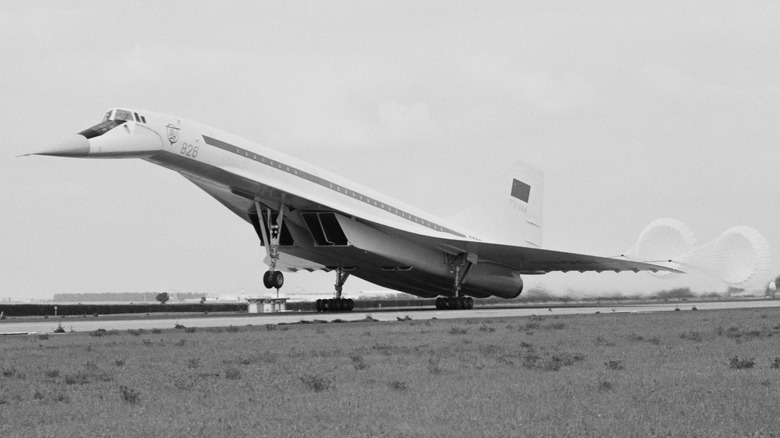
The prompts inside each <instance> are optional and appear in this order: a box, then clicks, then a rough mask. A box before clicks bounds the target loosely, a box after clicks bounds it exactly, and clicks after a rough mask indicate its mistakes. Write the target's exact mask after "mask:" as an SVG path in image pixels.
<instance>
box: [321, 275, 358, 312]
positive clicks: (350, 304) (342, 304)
mask: <svg viewBox="0 0 780 438" xmlns="http://www.w3.org/2000/svg"><path fill="white" fill-rule="evenodd" d="M347 278H349V272H344V268H341V267H340V268H338V269H337V270H336V284H335V285H334V286H335V288H336V298H331V299H329V300H317V301H316V302H315V303H314V307H315V308H316V309H317V311H318V312H351V311H352V309H354V308H355V302H354V301H353V300H352V299H349V298H341V290H342V289H343V288H344V283H346V281H347Z"/></svg>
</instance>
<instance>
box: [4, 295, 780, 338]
mask: <svg viewBox="0 0 780 438" xmlns="http://www.w3.org/2000/svg"><path fill="white" fill-rule="evenodd" d="M694 307H695V308H696V310H716V309H750V308H767V307H780V300H767V299H754V300H744V301H712V302H677V303H648V304H630V305H617V304H615V305H597V306H580V307H568V306H567V307H533V308H530V307H520V308H505V307H498V308H491V307H483V308H479V307H478V308H474V309H471V310H435V309H431V310H427V309H420V308H409V309H399V310H373V311H368V312H366V311H354V312H350V313H302V312H287V313H266V314H263V313H259V314H241V315H228V316H220V315H216V316H211V315H192V314H186V315H182V316H180V317H177V316H164V317H156V316H152V317H147V316H138V317H133V316H127V315H124V316H103V317H98V318H94V317H87V318H80V317H66V318H49V319H41V320H35V321H29V320H27V321H22V322H14V320H13V319H6V320H2V321H0V335H24V334H40V333H54V330H55V329H57V327H58V326H59V325H62V328H63V329H65V331H66V332H91V331H95V330H98V329H105V330H139V329H144V330H151V329H155V328H157V329H163V330H164V329H173V328H175V326H176V325H177V324H178V325H182V326H184V327H228V326H231V325H232V326H249V325H251V326H257V325H267V324H293V323H300V322H333V321H336V320H340V321H361V320H366V319H369V318H371V319H374V320H376V321H398V319H404V318H406V317H407V316H408V317H410V318H411V319H412V320H428V319H479V318H507V317H518V316H532V315H540V316H550V315H575V314H596V313H599V314H605V313H617V312H622V313H648V312H669V311H675V310H679V311H692V310H693V309H694Z"/></svg>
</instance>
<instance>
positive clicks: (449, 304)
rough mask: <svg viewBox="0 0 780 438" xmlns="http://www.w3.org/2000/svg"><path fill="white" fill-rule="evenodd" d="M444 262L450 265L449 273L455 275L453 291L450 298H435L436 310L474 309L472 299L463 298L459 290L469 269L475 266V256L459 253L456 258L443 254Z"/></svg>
mask: <svg viewBox="0 0 780 438" xmlns="http://www.w3.org/2000/svg"><path fill="white" fill-rule="evenodd" d="M444 262H445V263H446V264H448V265H450V269H451V270H450V272H451V273H453V274H454V275H455V282H454V284H453V291H452V296H451V297H439V298H436V308H437V309H440V310H449V309H471V308H473V307H474V299H473V298H471V297H466V296H463V295H462V294H461V292H460V288H461V286H462V285H463V280H465V279H466V275H468V273H469V270H471V267H472V266H474V265H475V264H477V255H476V254H471V253H467V252H464V253H460V254H458V255H456V256H453V255H450V254H445V255H444Z"/></svg>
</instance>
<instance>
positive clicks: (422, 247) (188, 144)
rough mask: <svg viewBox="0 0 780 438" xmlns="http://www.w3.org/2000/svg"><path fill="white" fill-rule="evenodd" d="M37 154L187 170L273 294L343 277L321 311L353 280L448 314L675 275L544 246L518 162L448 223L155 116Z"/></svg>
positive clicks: (527, 171)
mask: <svg viewBox="0 0 780 438" xmlns="http://www.w3.org/2000/svg"><path fill="white" fill-rule="evenodd" d="M35 155H51V156H60V157H79V158H140V159H143V160H146V161H149V162H152V163H154V164H158V165H160V166H163V167H167V168H169V169H171V170H173V171H176V172H179V173H180V174H181V175H183V176H184V177H185V178H187V179H188V180H190V181H191V182H192V183H194V184H195V185H196V186H198V187H200V188H201V189H203V190H204V191H206V193H208V194H209V195H211V196H212V197H214V198H215V199H216V200H218V201H219V202H221V203H222V204H223V205H224V206H225V207H227V208H229V209H230V210H231V211H233V212H234V213H235V214H237V215H239V216H240V217H241V218H243V219H244V220H246V221H247V222H249V223H250V224H252V226H253V227H254V229H255V231H256V232H257V235H258V237H259V238H260V242H261V245H263V246H264V247H265V249H266V253H267V258H266V260H265V262H266V263H267V264H268V266H269V270H268V271H267V272H265V275H264V276H263V283H264V285H265V286H266V287H267V288H269V289H270V288H277V289H278V288H281V287H282V285H283V284H284V276H283V274H282V271H292V272H294V271H297V270H308V271H314V270H319V269H322V270H326V271H335V273H336V284H335V289H336V290H335V298H334V299H330V300H318V301H317V310H318V311H349V310H352V308H353V306H354V302H353V301H352V300H351V299H345V298H342V296H341V291H342V286H343V285H344V282H345V281H346V280H347V278H348V277H349V276H350V275H354V276H356V277H359V278H362V279H364V280H367V281H369V282H371V283H374V284H377V285H379V286H383V287H387V288H390V289H395V290H398V291H402V292H406V293H409V294H412V295H417V296H420V297H439V298H437V300H436V307H437V308H440V309H466V308H471V307H472V306H473V303H474V301H473V299H472V297H477V298H484V297H489V296H498V297H503V298H514V297H516V296H518V295H519V294H520V292H522V290H523V280H522V278H521V275H524V274H525V275H537V274H544V273H547V272H551V271H563V272H568V271H577V272H585V271H596V272H602V271H614V272H620V271H634V272H638V271H652V272H658V271H672V272H679V271H677V270H676V269H674V268H670V267H666V266H662V265H657V264H651V263H644V262H638V261H633V260H627V259H619V258H607V257H597V256H592V255H583V254H573V253H567V252H559V251H551V250H546V249H542V248H541V243H542V173H541V171H540V170H539V169H538V168H536V167H533V166H531V165H529V164H526V163H522V162H519V163H516V164H515V165H514V166H512V167H511V168H510V169H509V170H508V171H507V172H506V173H504V174H503V175H500V177H499V178H497V179H498V183H497V184H498V186H497V187H495V191H494V192H493V193H488V194H486V196H485V197H484V199H483V201H482V202H481V203H480V205H477V206H475V207H474V208H472V209H471V210H467V211H466V212H464V213H463V214H460V215H458V216H455V217H452V218H449V219H445V218H439V217H435V216H432V215H430V214H428V213H425V212H423V211H421V210H419V209H417V208H414V207H412V206H409V205H407V204H404V203H403V202H401V201H398V200H395V199H392V198H390V197H388V196H386V195H383V194H381V193H379V192H377V191H374V190H371V189H369V188H366V187H363V186H360V185H358V184H356V183H353V182H351V181H348V180H346V179H344V178H342V177H340V176H338V175H334V174H332V173H328V172H326V171H324V170H322V169H318V168H317V167H315V166H312V165H311V164H308V163H306V162H304V161H301V160H299V159H296V158H293V157H291V156H288V155H285V154H283V153H281V152H278V151H276V150H273V149H270V148H267V147H265V146H262V145H259V144H256V143H253V142H250V141H247V140H244V139H242V138H239V137H237V136H234V135H231V134H228V133H226V132H223V131H219V130H217V129H214V128H211V127H208V126H206V125H202V124H199V123H194V122H191V121H187V120H184V119H181V118H178V117H173V116H167V115H163V114H156V113H152V112H149V111H141V110H131V109H119V108H116V109H112V110H110V111H108V112H107V113H106V114H105V116H104V117H103V120H102V121H101V122H100V123H99V124H97V125H95V126H93V127H91V128H88V129H85V130H83V131H81V132H80V133H78V134H77V135H74V136H72V137H70V138H68V139H67V140H65V141H64V142H62V143H61V144H59V145H56V146H54V147H52V148H50V149H48V150H44V151H41V152H38V153H36V154H35Z"/></svg>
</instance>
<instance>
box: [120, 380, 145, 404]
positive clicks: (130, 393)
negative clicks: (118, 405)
mask: <svg viewBox="0 0 780 438" xmlns="http://www.w3.org/2000/svg"><path fill="white" fill-rule="evenodd" d="M119 394H120V396H121V397H122V401H124V402H126V403H130V404H131V405H134V404H138V403H139V402H140V401H141V399H140V396H139V394H138V391H136V390H135V389H132V388H128V387H127V386H125V385H121V386H120V387H119Z"/></svg>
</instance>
